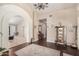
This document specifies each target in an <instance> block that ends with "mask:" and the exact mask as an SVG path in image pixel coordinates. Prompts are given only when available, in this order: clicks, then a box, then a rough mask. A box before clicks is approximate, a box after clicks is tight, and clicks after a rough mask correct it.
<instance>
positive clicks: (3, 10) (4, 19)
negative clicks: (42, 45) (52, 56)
mask: <svg viewBox="0 0 79 59" xmlns="http://www.w3.org/2000/svg"><path fill="white" fill-rule="evenodd" d="M0 15H1V16H0V18H1V20H0V21H1V26H0V28H1V30H0V32H2V34H3V35H2V38H1V40H2V47H4V48H7V49H8V48H9V42H8V37H9V35H8V34H9V33H8V32H9V31H8V26H9V20H10V19H12V18H14V17H15V16H18V15H19V16H21V17H23V21H24V27H25V28H24V36H25V39H26V41H25V42H30V41H31V38H32V37H33V36H32V29H33V28H32V18H31V17H30V16H29V14H28V13H27V12H26V11H25V10H23V9H22V8H20V7H19V6H17V5H11V4H5V5H2V6H1V7H0Z"/></svg>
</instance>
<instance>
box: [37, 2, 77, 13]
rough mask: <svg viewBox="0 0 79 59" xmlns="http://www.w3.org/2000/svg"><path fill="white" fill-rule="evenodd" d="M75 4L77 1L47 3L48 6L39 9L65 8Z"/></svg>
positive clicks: (45, 10)
mask: <svg viewBox="0 0 79 59" xmlns="http://www.w3.org/2000/svg"><path fill="white" fill-rule="evenodd" d="M76 5H77V3H48V7H46V8H45V9H44V10H40V12H48V11H55V10H61V9H65V8H71V7H76ZM37 11H39V10H37Z"/></svg>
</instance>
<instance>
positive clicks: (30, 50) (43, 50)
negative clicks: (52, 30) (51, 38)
mask: <svg viewBox="0 0 79 59" xmlns="http://www.w3.org/2000/svg"><path fill="white" fill-rule="evenodd" d="M15 54H16V55H17V56H60V51H58V50H55V49H51V48H47V47H44V46H40V45H36V44H30V45H28V46H26V47H24V48H22V49H20V50H18V51H16V52H15Z"/></svg>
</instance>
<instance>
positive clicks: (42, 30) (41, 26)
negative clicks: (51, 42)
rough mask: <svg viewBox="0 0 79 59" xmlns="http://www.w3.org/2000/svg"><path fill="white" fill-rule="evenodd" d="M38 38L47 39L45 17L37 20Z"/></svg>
mask: <svg viewBox="0 0 79 59" xmlns="http://www.w3.org/2000/svg"><path fill="white" fill-rule="evenodd" d="M38 32H39V34H38V39H39V40H42V41H46V40H47V19H41V20H39V25H38Z"/></svg>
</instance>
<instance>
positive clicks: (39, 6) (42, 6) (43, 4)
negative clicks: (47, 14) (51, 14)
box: [34, 3, 48, 10]
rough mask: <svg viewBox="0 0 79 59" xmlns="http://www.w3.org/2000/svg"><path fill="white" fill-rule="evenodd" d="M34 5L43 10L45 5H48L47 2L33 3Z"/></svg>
mask: <svg viewBox="0 0 79 59" xmlns="http://www.w3.org/2000/svg"><path fill="white" fill-rule="evenodd" d="M34 6H35V8H36V9H39V10H41V9H43V10H44V9H45V8H46V7H48V3H37V4H34Z"/></svg>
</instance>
